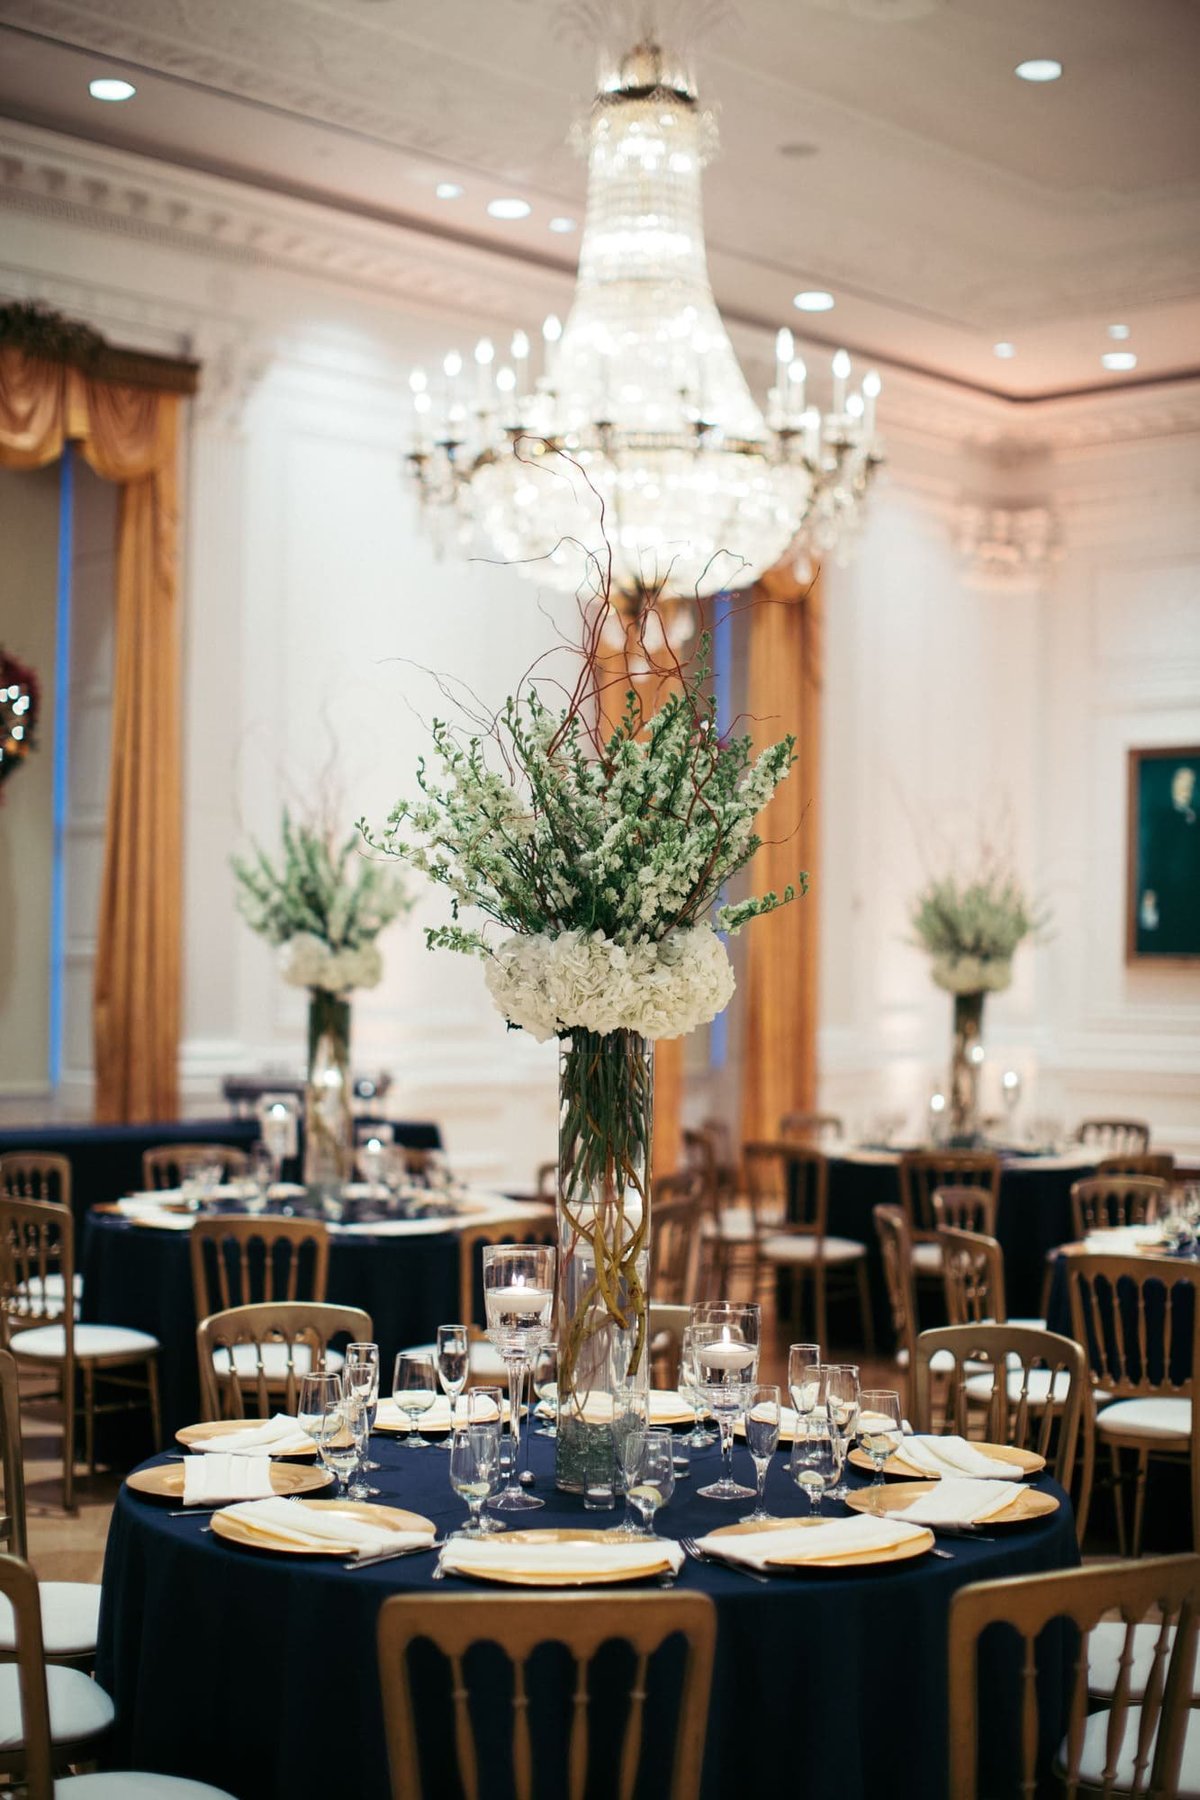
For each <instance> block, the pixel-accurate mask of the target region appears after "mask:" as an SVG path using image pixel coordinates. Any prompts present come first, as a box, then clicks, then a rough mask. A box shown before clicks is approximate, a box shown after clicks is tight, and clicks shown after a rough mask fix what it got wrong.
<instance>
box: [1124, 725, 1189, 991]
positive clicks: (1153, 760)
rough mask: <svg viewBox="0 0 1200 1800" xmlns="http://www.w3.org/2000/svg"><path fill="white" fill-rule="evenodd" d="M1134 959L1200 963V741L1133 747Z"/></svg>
mask: <svg viewBox="0 0 1200 1800" xmlns="http://www.w3.org/2000/svg"><path fill="white" fill-rule="evenodd" d="M1128 864H1129V867H1128V873H1127V882H1128V887H1127V892H1128V901H1127V905H1126V921H1125V955H1126V960H1127V961H1128V962H1200V744H1191V745H1185V746H1183V747H1181V748H1167V749H1162V748H1160V747H1158V746H1157V745H1156V746H1155V747H1154V748H1153V749H1149V750H1131V751H1130V752H1129V849H1128Z"/></svg>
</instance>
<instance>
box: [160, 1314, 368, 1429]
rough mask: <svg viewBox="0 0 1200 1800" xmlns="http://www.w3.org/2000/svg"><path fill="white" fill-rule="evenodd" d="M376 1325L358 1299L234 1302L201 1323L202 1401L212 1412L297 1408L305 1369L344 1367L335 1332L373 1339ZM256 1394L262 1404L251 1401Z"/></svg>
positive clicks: (208, 1415) (208, 1414)
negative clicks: (347, 1302) (340, 1302)
mask: <svg viewBox="0 0 1200 1800" xmlns="http://www.w3.org/2000/svg"><path fill="white" fill-rule="evenodd" d="M373 1336H374V1326H373V1325H372V1323H371V1316H370V1314H369V1313H365V1312H363V1311H362V1309H361V1308H360V1307H357V1306H330V1305H328V1304H324V1305H317V1304H316V1303H315V1302H313V1301H306V1300H297V1301H291V1302H287V1301H277V1302H272V1303H270V1304H266V1303H263V1304H260V1305H257V1306H233V1307H230V1309H229V1311H228V1312H218V1313H213V1314H211V1315H210V1317H209V1318H207V1319H201V1321H200V1323H199V1325H197V1327H196V1355H197V1359H198V1361H199V1365H200V1407H201V1417H202V1418H204V1419H245V1418H258V1419H266V1418H269V1417H270V1416H271V1414H272V1413H273V1412H275V1411H276V1410H283V1411H284V1412H289V1413H294V1412H295V1410H296V1406H297V1402H298V1400H299V1397H300V1382H301V1379H302V1378H303V1377H304V1376H305V1375H310V1374H315V1373H318V1372H319V1371H320V1370H322V1369H329V1368H341V1366H342V1355H341V1352H340V1351H337V1350H334V1349H332V1348H331V1346H332V1342H333V1339H334V1338H338V1337H344V1338H346V1339H347V1341H348V1342H350V1343H369V1342H370V1341H371V1339H372V1338H373ZM248 1400H252V1401H253V1405H254V1409H255V1410H254V1411H253V1412H249V1413H248V1412H247V1410H246V1403H247V1401H248Z"/></svg>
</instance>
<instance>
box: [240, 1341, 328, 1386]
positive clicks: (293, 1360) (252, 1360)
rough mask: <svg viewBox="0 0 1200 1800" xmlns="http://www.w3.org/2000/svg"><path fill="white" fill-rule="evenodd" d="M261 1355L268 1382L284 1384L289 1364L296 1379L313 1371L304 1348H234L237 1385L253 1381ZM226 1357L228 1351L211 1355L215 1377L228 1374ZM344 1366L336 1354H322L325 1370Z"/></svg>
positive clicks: (303, 1346) (243, 1346)
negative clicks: (239, 1382)
mask: <svg viewBox="0 0 1200 1800" xmlns="http://www.w3.org/2000/svg"><path fill="white" fill-rule="evenodd" d="M260 1351H261V1359H262V1367H263V1373H264V1374H265V1375H266V1378H267V1380H268V1381H286V1380H287V1374H288V1366H289V1360H290V1364H291V1367H292V1368H293V1369H294V1370H295V1372H296V1374H297V1375H307V1374H308V1372H309V1370H310V1369H311V1368H312V1351H311V1349H310V1348H309V1346H308V1345H307V1344H290V1345H289V1344H282V1343H278V1342H275V1343H268V1344H261V1345H260V1344H234V1345H233V1346H232V1354H233V1368H234V1373H235V1374H236V1375H237V1378H238V1380H239V1381H254V1380H255V1379H256V1378H257V1375H258V1365H259V1355H260ZM289 1352H290V1359H289ZM229 1357H230V1350H229V1349H228V1348H222V1349H220V1350H214V1351H213V1368H214V1369H215V1370H216V1371H217V1374H218V1375H228V1374H229ZM345 1362H346V1359H345V1357H344V1356H342V1355H341V1354H340V1353H339V1352H338V1351H337V1350H327V1351H326V1352H325V1367H326V1368H327V1369H330V1370H337V1369H341V1368H344V1367H345Z"/></svg>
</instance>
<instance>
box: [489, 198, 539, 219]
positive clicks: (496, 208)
mask: <svg viewBox="0 0 1200 1800" xmlns="http://www.w3.org/2000/svg"><path fill="white" fill-rule="evenodd" d="M487 209H488V212H489V213H490V214H491V216H492V218H493V219H527V218H528V217H529V215H530V213H531V212H532V211H533V208H532V206H530V204H529V202H528V200H489V201H488V205H487Z"/></svg>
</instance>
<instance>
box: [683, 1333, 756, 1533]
mask: <svg viewBox="0 0 1200 1800" xmlns="http://www.w3.org/2000/svg"><path fill="white" fill-rule="evenodd" d="M696 1310H697V1311H698V1312H701V1317H700V1319H698V1320H697V1322H696V1323H694V1324H693V1325H692V1341H693V1343H694V1345H695V1355H696V1369H697V1374H698V1375H699V1378H700V1381H701V1383H702V1384H703V1387H704V1391H705V1397H706V1398H707V1400H708V1409H709V1411H710V1412H711V1413H712V1415H713V1418H714V1419H715V1420H716V1422H717V1427H718V1429H719V1430H720V1433H721V1476H720V1479H719V1480H718V1481H714V1482H710V1483H709V1485H708V1486H707V1487H703V1488H701V1489H700V1490H699V1491H700V1493H701V1494H702V1495H704V1497H705V1498H706V1499H708V1500H753V1499H754V1489H753V1488H748V1487H743V1486H742V1484H741V1483H740V1482H737V1481H735V1480H734V1479H733V1428H734V1426H735V1424H736V1423H737V1421H738V1419H739V1417H740V1416H741V1415H742V1414H743V1413H744V1412H745V1410H746V1399H747V1396H748V1394H749V1392H750V1390H751V1389H752V1388H753V1386H754V1384H755V1379H756V1377H757V1375H758V1343H759V1335H760V1332H761V1329H762V1317H761V1309H760V1308H759V1307H758V1305H757V1304H755V1303H751V1304H747V1305H735V1304H734V1303H732V1302H727V1301H726V1302H720V1303H712V1302H708V1303H705V1305H704V1306H703V1309H696Z"/></svg>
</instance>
